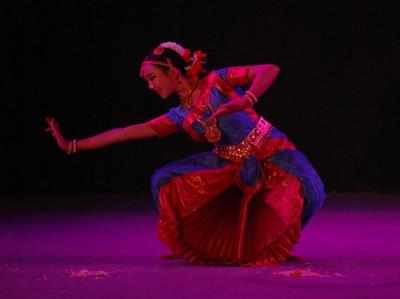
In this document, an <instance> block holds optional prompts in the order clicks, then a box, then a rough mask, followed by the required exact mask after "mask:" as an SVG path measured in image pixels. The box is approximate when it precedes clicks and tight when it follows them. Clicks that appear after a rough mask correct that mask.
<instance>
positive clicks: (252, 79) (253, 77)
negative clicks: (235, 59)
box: [213, 64, 280, 117]
mask: <svg viewBox="0 0 400 299" xmlns="http://www.w3.org/2000/svg"><path fill="white" fill-rule="evenodd" d="M279 71H280V68H279V67H278V66H277V65H274V64H259V65H249V66H237V67H230V68H229V70H228V72H229V74H228V81H230V83H231V84H240V85H246V86H248V89H247V93H248V94H245V96H243V97H239V98H236V99H233V100H231V101H229V102H228V103H226V104H224V105H221V106H220V107H219V108H218V109H217V110H216V111H215V113H214V115H213V116H214V117H218V116H220V115H222V114H226V113H229V112H234V111H238V110H242V109H245V108H247V107H250V106H251V105H252V104H254V99H252V97H251V96H249V94H250V95H254V97H255V98H259V97H261V96H262V95H263V94H264V93H265V92H266V91H267V90H268V89H269V88H270V86H271V85H272V83H273V82H274V81H275V79H276V77H277V75H278V73H279Z"/></svg>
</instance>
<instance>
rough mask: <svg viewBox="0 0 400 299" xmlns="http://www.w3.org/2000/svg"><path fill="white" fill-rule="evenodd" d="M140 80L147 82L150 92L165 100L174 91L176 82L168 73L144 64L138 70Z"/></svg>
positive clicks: (154, 66)
mask: <svg viewBox="0 0 400 299" xmlns="http://www.w3.org/2000/svg"><path fill="white" fill-rule="evenodd" d="M140 74H141V76H142V78H143V79H144V80H145V81H146V82H147V85H148V87H149V89H150V90H152V91H154V92H156V93H157V94H158V95H159V96H160V97H161V98H163V99H166V98H168V97H169V96H170V95H172V94H173V93H174V92H175V91H176V81H175V80H173V78H172V76H170V75H169V73H168V72H166V71H164V70H162V69H160V68H159V67H157V66H156V65H153V64H150V63H145V64H143V65H142V67H141V68H140Z"/></svg>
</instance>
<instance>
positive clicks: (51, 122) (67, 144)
mask: <svg viewBox="0 0 400 299" xmlns="http://www.w3.org/2000/svg"><path fill="white" fill-rule="evenodd" d="M46 122H47V125H48V128H47V129H46V131H48V132H50V133H51V134H52V136H53V137H54V139H55V141H56V142H57V144H58V146H59V147H60V148H61V149H62V150H63V151H65V152H67V153H72V152H77V151H83V150H94V149H98V148H101V147H105V146H108V145H111V144H114V143H119V142H124V141H128V140H134V139H144V138H150V137H155V136H157V133H156V131H154V130H153V129H152V128H151V127H150V126H149V125H148V124H147V123H141V124H134V125H130V126H127V127H123V128H114V129H111V130H108V131H104V132H102V133H99V134H97V135H94V136H91V137H87V138H83V139H79V140H75V139H74V140H68V139H66V138H65V137H64V136H63V134H62V132H61V130H60V128H59V125H58V122H57V121H56V120H55V119H54V118H52V117H47V118H46Z"/></svg>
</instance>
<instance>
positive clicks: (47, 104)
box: [0, 0, 400, 194]
mask: <svg viewBox="0 0 400 299" xmlns="http://www.w3.org/2000/svg"><path fill="white" fill-rule="evenodd" d="M3 3H5V2H3ZM339 3H340V2H339ZM349 3H350V4H349ZM361 3H362V2H359V3H358V2H355V1H354V2H348V3H347V4H337V3H336V2H326V3H323V4H315V3H312V2H311V1H310V2H305V1H260V2H247V1H246V2H243V3H240V4H239V3H238V4H232V3H229V4H228V2H226V3H225V2H222V1H221V3H218V4H216V3H214V2H213V1H210V2H206V1H202V2H199V1H196V2H187V1H159V2H158V1H146V2H145V3H140V6H141V7H140V6H139V2H138V1H107V0H98V1H93V0H92V1H67V0H65V1H60V0H53V1H50V0H49V1H20V2H18V1H15V2H14V1H10V2H9V3H8V4H2V9H1V16H0V17H1V19H2V21H3V25H2V31H3V32H2V36H3V38H2V41H3V42H2V47H1V48H2V49H3V51H2V52H3V54H2V55H1V66H2V67H1V74H2V80H1V84H2V90H1V103H2V105H1V106H2V107H3V108H2V109H1V113H2V116H1V122H2V123H1V140H2V141H1V159H2V160H1V163H2V165H1V176H2V178H1V184H2V188H1V189H2V192H3V193H8V194H21V193H22V194H27V193H53V192H55V193H69V192H147V191H149V189H150V176H151V174H152V172H153V171H154V170H155V169H156V168H157V167H160V166H162V165H163V164H164V163H166V162H168V161H170V160H174V159H178V158H182V157H184V156H186V155H187V154H190V153H193V152H198V151H202V150H206V149H208V148H209V146H207V145H204V144H198V143H194V142H192V141H190V140H189V138H188V137H187V136H185V135H176V136H172V137H169V138H167V139H162V140H159V139H152V140H142V141H133V142H127V143H124V144H117V145H114V146H112V147H108V148H104V149H100V150H98V151H92V152H82V153H79V154H78V155H76V156H66V155H65V154H64V153H62V152H61V151H59V150H58V148H57V147H56V145H55V143H54V141H53V140H52V139H51V137H50V136H49V135H48V134H47V133H45V132H44V129H45V123H44V118H45V116H47V115H52V116H54V117H56V118H57V119H58V120H59V122H60V124H61V128H62V130H63V132H64V133H65V135H66V136H67V137H77V138H80V137H86V136H90V135H92V134H95V133H98V132H100V131H103V130H105V129H110V128H113V127H118V126H125V125H128V124H131V123H139V122H142V121H146V120H148V119H150V118H152V117H155V116H158V115H159V114H161V113H163V112H165V111H167V109H169V107H171V106H172V105H174V104H175V103H174V102H172V103H171V102H170V103H165V102H163V101H162V100H161V99H159V98H158V97H156V96H155V95H153V94H152V93H150V92H149V91H148V90H147V87H146V85H145V83H144V82H143V81H142V80H141V79H140V78H139V76H138V72H139V66H140V62H141V59H142V58H143V57H144V55H145V54H146V53H147V51H149V50H150V49H151V48H153V47H155V46H156V45H157V44H158V43H160V42H163V41H177V42H179V43H181V44H183V45H184V46H186V47H189V48H192V49H196V48H201V49H203V50H205V51H206V52H208V54H209V67H210V68H219V67H224V66H228V65H243V64H257V63H275V64H278V65H279V66H280V67H281V74H280V76H279V77H278V79H277V81H276V83H275V84H274V86H273V87H272V88H271V89H270V90H269V91H268V92H267V93H266V94H265V95H264V96H263V97H262V98H261V99H260V101H259V103H258V104H257V110H258V111H259V112H260V114H262V115H264V116H266V117H267V118H268V119H269V120H270V121H271V122H272V123H273V124H274V125H275V126H276V127H278V128H280V129H282V130H283V131H285V132H286V133H287V134H288V136H289V137H290V138H291V140H292V141H294V143H295V144H296V145H297V146H298V147H299V148H300V149H301V150H302V151H303V152H304V153H305V154H306V155H307V156H308V157H309V159H310V160H311V161H312V162H313V164H314V165H315V167H316V168H317V170H318V171H319V172H320V174H321V176H322V177H323V180H324V181H325V184H326V188H327V191H328V192H397V191H398V190H399V184H398V175H397V169H398V162H399V159H398V158H397V152H398V149H399V148H398V146H396V145H395V141H396V139H397V137H398V133H397V129H398V121H399V114H398V109H397V100H398V94H397V93H396V91H395V89H394V87H395V85H397V84H396V83H397V81H398V75H397V73H398V67H399V66H400V63H399V41H398V39H397V38H398V33H399V30H398V25H397V23H398V21H396V18H397V16H396V10H395V9H394V7H388V6H378V5H375V6H366V5H365V4H361ZM395 80H396V82H395Z"/></svg>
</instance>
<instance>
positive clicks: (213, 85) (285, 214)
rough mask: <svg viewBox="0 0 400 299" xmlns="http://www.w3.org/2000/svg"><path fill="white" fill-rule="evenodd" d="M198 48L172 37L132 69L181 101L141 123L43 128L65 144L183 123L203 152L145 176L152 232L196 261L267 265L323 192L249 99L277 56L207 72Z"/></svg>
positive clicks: (84, 144)
mask: <svg viewBox="0 0 400 299" xmlns="http://www.w3.org/2000/svg"><path fill="white" fill-rule="evenodd" d="M205 58H206V55H205V54H204V53H203V52H201V51H195V52H193V53H192V52H191V51H190V50H188V49H185V48H183V47H182V46H181V45H179V44H177V43H174V42H166V43H162V44H160V45H159V46H158V47H156V48H155V49H154V50H152V51H151V52H150V54H149V55H148V56H146V57H145V59H144V60H143V62H142V65H141V69H140V76H141V77H142V78H143V79H144V80H145V81H146V82H147V83H148V87H149V88H150V89H151V90H152V91H154V92H156V93H157V94H158V95H159V96H160V97H161V98H163V99H167V98H169V97H170V96H171V95H173V94H177V95H178V97H179V99H180V105H179V106H177V107H175V108H172V109H170V110H169V111H168V112H167V113H166V114H164V115H162V116H159V117H157V118H155V119H152V120H150V121H148V122H145V123H141V124H134V125H130V126H127V127H124V128H116V129H112V130H109V131H105V132H103V133H100V134H98V135H95V136H93V137H89V138H84V139H80V140H76V139H73V140H67V139H65V138H64V137H63V135H62V134H61V132H60V129H59V126H58V124H57V122H56V121H55V120H54V119H53V118H47V119H46V121H47V123H48V128H47V130H48V131H50V132H51V133H52V135H53V137H54V138H55V140H56V142H57V144H58V146H59V147H60V148H61V149H62V150H64V151H65V152H67V153H69V154H72V153H76V152H78V151H84V150H92V149H97V148H100V147H104V146H107V145H110V144H113V143H117V142H122V141H127V140H133V139H141V138H150V137H155V136H158V137H164V136H167V135H169V134H172V133H175V132H178V131H182V130H183V131H185V132H187V133H188V134H189V135H190V136H191V137H192V138H193V139H195V140H199V141H205V142H209V143H211V144H212V145H213V149H212V150H211V151H209V152H205V153H200V154H197V155H194V156H190V157H188V158H186V159H183V160H181V161H176V162H172V163H169V164H167V165H166V166H164V167H162V168H161V169H159V170H158V171H157V172H156V173H155V174H154V175H153V178H152V192H153V196H154V198H155V200H157V203H158V207H159V212H160V220H159V224H158V236H159V238H160V240H161V241H163V242H164V243H165V244H166V245H167V246H168V247H169V248H170V250H171V252H172V254H173V256H175V257H181V258H184V259H185V260H188V261H191V262H198V263H213V264H230V265H275V264H279V263H282V262H284V261H285V260H287V259H288V258H289V257H290V252H291V250H292V249H293V246H294V245H295V243H296V242H297V241H298V239H299V236H300V231H301V229H302V228H303V227H304V225H305V224H307V223H308V221H309V219H310V217H311V216H312V215H313V214H314V212H315V211H316V210H317V209H318V208H320V207H321V206H322V203H323V201H324V198H325V193H324V188H323V184H322V182H321V180H320V178H319V176H318V174H317V173H316V172H315V170H314V169H313V167H312V166H311V164H310V163H309V161H308V160H307V158H306V157H305V156H304V155H303V154H302V153H301V152H300V151H298V150H297V149H296V148H295V146H294V145H293V143H291V142H290V141H289V140H288V139H287V137H286V135H285V134H283V133H282V132H280V131H279V130H278V129H276V128H275V127H273V126H272V125H271V124H270V123H269V122H268V121H267V120H266V119H264V118H263V117H261V116H259V115H258V114H257V113H256V112H255V110H254V109H253V106H254V104H255V103H256V102H257V99H258V98H259V97H260V96H262V95H263V93H264V92H265V91H266V90H267V89H268V88H269V87H270V86H271V84H272V83H273V81H274V80H275V78H276V76H277V74H278V73H279V68H278V67H277V66H276V65H272V64H265V65H250V66H236V67H227V68H223V69H219V70H216V71H211V72H207V71H206V69H205V68H204V64H205Z"/></svg>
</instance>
